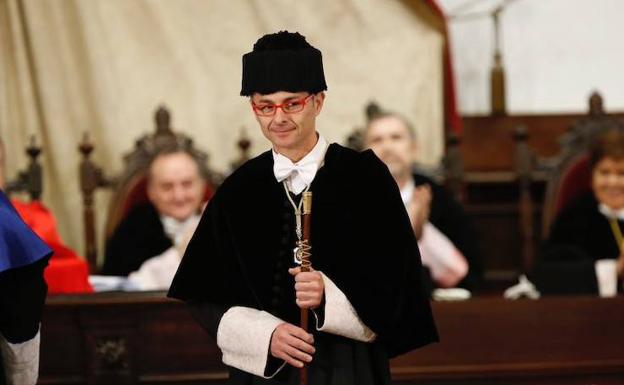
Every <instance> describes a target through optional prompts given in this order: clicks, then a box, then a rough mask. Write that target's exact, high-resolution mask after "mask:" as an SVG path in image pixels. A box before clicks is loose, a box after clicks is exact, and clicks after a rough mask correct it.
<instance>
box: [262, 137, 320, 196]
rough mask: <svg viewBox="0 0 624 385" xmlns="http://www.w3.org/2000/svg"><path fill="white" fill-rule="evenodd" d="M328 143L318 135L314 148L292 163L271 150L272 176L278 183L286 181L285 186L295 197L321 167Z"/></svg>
mask: <svg viewBox="0 0 624 385" xmlns="http://www.w3.org/2000/svg"><path fill="white" fill-rule="evenodd" d="M327 147H328V143H327V140H325V138H324V137H323V136H322V135H320V134H318V140H317V141H316V145H314V148H312V150H311V151H310V152H309V153H307V154H306V155H305V156H304V157H303V158H302V159H301V160H300V161H298V162H295V163H293V162H292V161H291V160H290V159H288V158H287V157H285V156H284V155H282V154H280V153H278V152H276V151H275V150H272V153H273V174H274V175H275V179H277V181H278V182H282V181H284V180H285V181H286V185H287V187H288V189H289V190H290V191H292V192H293V193H294V194H295V195H298V194H300V193H301V192H302V191H303V190H305V188H306V187H308V186H309V185H310V184H311V183H312V181H313V180H314V177H315V176H316V172H317V171H318V169H319V168H320V167H321V166H322V165H323V161H324V159H325V153H326V152H327Z"/></svg>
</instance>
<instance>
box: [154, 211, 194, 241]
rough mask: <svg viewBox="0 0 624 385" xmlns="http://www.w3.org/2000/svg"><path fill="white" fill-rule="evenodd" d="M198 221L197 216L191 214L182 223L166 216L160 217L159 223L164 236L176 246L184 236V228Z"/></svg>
mask: <svg viewBox="0 0 624 385" xmlns="http://www.w3.org/2000/svg"><path fill="white" fill-rule="evenodd" d="M198 219H199V214H193V215H191V216H190V217H188V218H186V219H185V220H183V221H178V220H177V219H175V218H173V217H170V216H167V215H161V216H160V222H161V223H162V225H163V230H164V231H165V235H167V237H168V238H169V239H171V240H172V241H173V243H174V244H178V242H179V240H180V239H179V238H180V237H181V236H182V235H183V234H184V230H185V229H186V227H187V226H188V225H189V224H191V223H193V221H196V220H198Z"/></svg>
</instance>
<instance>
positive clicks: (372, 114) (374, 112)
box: [365, 101, 384, 122]
mask: <svg viewBox="0 0 624 385" xmlns="http://www.w3.org/2000/svg"><path fill="white" fill-rule="evenodd" d="M383 112H384V111H383V109H382V108H381V107H380V106H379V104H377V102H373V101H371V102H368V104H367V105H366V108H365V113H366V119H367V120H368V121H369V122H370V121H371V120H373V119H374V118H376V117H377V116H379V115H381V114H383Z"/></svg>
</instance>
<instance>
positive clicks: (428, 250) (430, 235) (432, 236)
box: [401, 178, 468, 287]
mask: <svg viewBox="0 0 624 385" xmlns="http://www.w3.org/2000/svg"><path fill="white" fill-rule="evenodd" d="M415 189H416V187H415V181H414V179H413V178H410V180H409V181H408V182H407V183H406V184H405V186H403V188H401V199H402V200H403V204H404V205H405V208H407V207H409V205H410V203H412V199H413V196H414V190H415ZM418 249H419V250H420V258H421V259H422V263H423V265H425V266H427V267H428V268H429V270H430V271H431V276H432V278H433V280H434V281H435V282H436V283H437V284H438V285H439V286H441V287H453V286H455V285H457V283H459V281H461V280H462V278H464V277H465V276H466V274H468V263H467V262H466V258H465V257H464V256H463V254H462V253H461V252H460V251H459V250H458V249H457V248H456V247H455V245H453V242H451V240H450V239H449V238H448V237H447V236H446V235H444V233H442V232H441V231H440V230H439V229H438V228H437V227H435V226H434V225H433V224H432V223H431V222H429V221H427V222H426V223H425V224H424V225H423V229H422V235H421V237H420V239H419V240H418Z"/></svg>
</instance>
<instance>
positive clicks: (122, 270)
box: [102, 203, 173, 276]
mask: <svg viewBox="0 0 624 385" xmlns="http://www.w3.org/2000/svg"><path fill="white" fill-rule="evenodd" d="M171 246H173V242H172V241H171V239H169V237H167V235H166V234H165V230H164V228H163V225H162V222H161V221H160V216H159V215H158V212H157V211H156V208H155V207H154V205H152V204H151V203H145V204H141V205H137V206H135V207H134V208H132V210H130V212H129V213H128V215H126V217H125V218H124V219H123V220H122V221H121V222H120V223H119V225H118V226H117V228H116V229H115V232H114V233H113V235H112V236H111V237H110V238H109V239H108V240H107V241H106V255H105V258H104V266H103V267H102V274H105V275H122V276H127V275H128V274H130V273H132V272H133V271H136V270H138V269H139V268H140V267H141V265H142V264H143V262H145V261H147V260H148V259H150V258H152V257H155V256H157V255H159V254H161V253H163V252H164V251H165V250H167V249H168V248H170V247H171Z"/></svg>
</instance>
